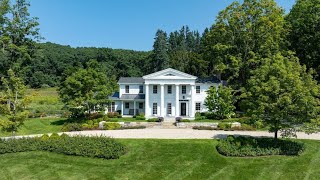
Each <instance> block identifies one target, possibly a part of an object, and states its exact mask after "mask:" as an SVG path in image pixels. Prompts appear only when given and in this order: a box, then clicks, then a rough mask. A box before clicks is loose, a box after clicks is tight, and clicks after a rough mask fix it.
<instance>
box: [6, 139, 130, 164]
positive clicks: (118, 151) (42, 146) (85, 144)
mask: <svg viewBox="0 0 320 180" xmlns="http://www.w3.org/2000/svg"><path fill="white" fill-rule="evenodd" d="M26 151H50V152H55V153H59V154H66V155H74V156H86V157H97V158H103V159H117V158H119V157H120V156H121V155H123V154H125V152H126V147H125V146H124V145H123V144H121V143H119V142H118V141H116V140H114V139H111V138H107V137H85V136H74V137H69V136H67V135H61V136H59V135H57V134H53V135H51V136H50V137H49V136H48V135H44V136H42V137H36V138H22V139H9V140H0V154H5V153H15V152H26Z"/></svg>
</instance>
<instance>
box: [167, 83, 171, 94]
mask: <svg viewBox="0 0 320 180" xmlns="http://www.w3.org/2000/svg"><path fill="white" fill-rule="evenodd" d="M168 94H172V86H171V85H168Z"/></svg>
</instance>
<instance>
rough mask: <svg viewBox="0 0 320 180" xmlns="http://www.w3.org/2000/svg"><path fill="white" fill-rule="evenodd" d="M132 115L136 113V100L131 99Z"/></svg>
mask: <svg viewBox="0 0 320 180" xmlns="http://www.w3.org/2000/svg"><path fill="white" fill-rule="evenodd" d="M133 115H134V116H135V115H136V102H135V101H133Z"/></svg>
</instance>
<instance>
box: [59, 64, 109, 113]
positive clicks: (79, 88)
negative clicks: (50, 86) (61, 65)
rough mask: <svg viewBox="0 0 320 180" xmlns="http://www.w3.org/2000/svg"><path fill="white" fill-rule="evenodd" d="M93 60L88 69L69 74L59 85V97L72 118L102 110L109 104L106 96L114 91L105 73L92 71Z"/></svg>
mask: <svg viewBox="0 0 320 180" xmlns="http://www.w3.org/2000/svg"><path fill="white" fill-rule="evenodd" d="M95 63H97V62H96V61H95V60H92V61H89V62H88V63H87V65H88V68H86V69H78V70H77V71H76V72H74V73H72V74H70V76H68V77H67V78H66V79H65V80H64V81H63V82H62V83H61V85H60V87H59V95H60V97H61V100H62V102H64V103H65V104H66V106H67V107H68V108H69V110H70V111H71V112H72V113H73V116H74V117H79V116H82V115H83V114H84V112H85V111H87V112H89V114H91V111H92V110H94V109H96V110H103V109H104V108H105V107H106V105H107V104H108V103H109V100H108V96H110V95H111V93H112V92H113V91H114V89H112V87H113V86H114V85H112V84H110V83H113V82H112V81H109V80H108V78H107V77H106V75H105V73H103V72H101V71H98V70H96V69H94V66H95Z"/></svg>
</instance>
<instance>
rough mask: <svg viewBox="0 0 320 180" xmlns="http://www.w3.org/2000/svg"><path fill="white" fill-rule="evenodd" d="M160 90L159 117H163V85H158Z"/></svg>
mask: <svg viewBox="0 0 320 180" xmlns="http://www.w3.org/2000/svg"><path fill="white" fill-rule="evenodd" d="M160 87H161V88H160V89H161V92H160V93H161V94H160V96H161V101H160V116H161V117H164V116H165V112H164V84H160Z"/></svg>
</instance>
